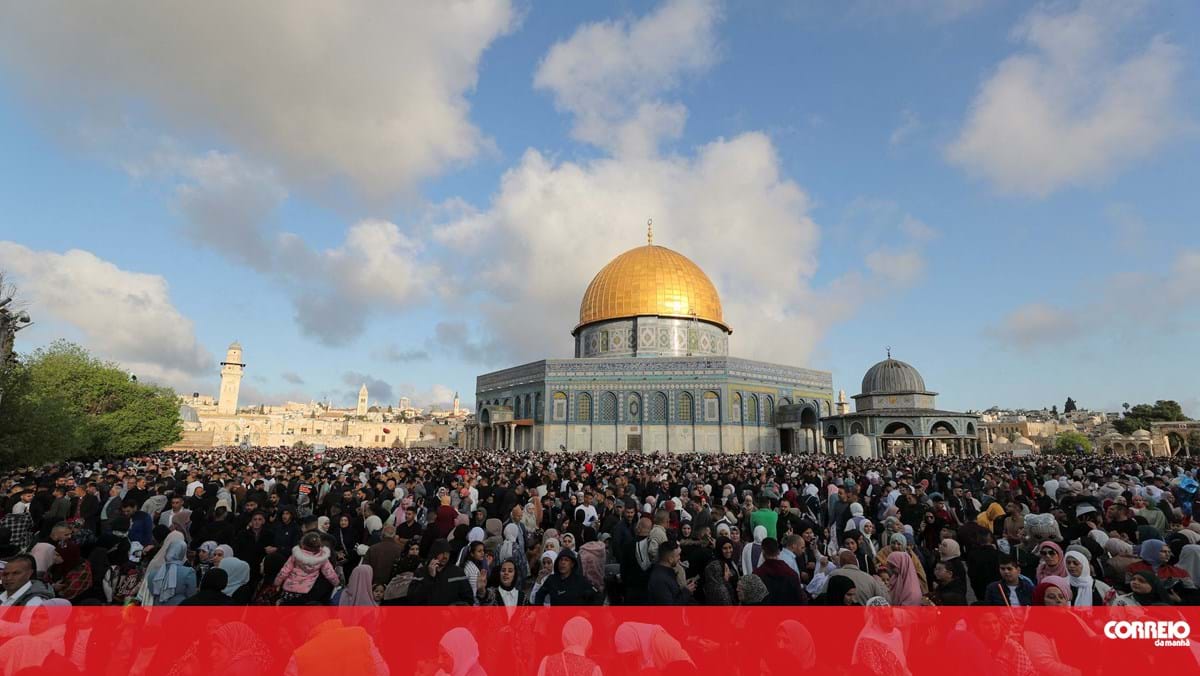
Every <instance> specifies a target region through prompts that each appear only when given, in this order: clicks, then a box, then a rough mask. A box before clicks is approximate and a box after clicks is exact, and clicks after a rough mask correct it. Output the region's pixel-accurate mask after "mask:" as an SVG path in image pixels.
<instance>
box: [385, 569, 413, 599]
mask: <svg viewBox="0 0 1200 676" xmlns="http://www.w3.org/2000/svg"><path fill="white" fill-rule="evenodd" d="M412 581H413V574H412V573H411V572H409V573H400V574H399V575H396V576H395V577H393V578H392V579H391V580H390V581H389V582H388V583H387V587H386V588H385V589H384V590H383V600H384V601H394V600H396V599H402V598H406V597H407V596H408V586H409V585H410V584H412Z"/></svg>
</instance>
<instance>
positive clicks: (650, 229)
mask: <svg viewBox="0 0 1200 676" xmlns="http://www.w3.org/2000/svg"><path fill="white" fill-rule="evenodd" d="M646 245H647V246H654V219H653V218H647V219H646Z"/></svg>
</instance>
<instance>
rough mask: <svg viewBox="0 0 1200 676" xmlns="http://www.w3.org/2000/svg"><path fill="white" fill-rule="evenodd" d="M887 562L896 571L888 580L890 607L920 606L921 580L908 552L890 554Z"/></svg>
mask: <svg viewBox="0 0 1200 676" xmlns="http://www.w3.org/2000/svg"><path fill="white" fill-rule="evenodd" d="M887 562H888V565H890V566H892V567H894V568H895V569H896V573H894V574H893V575H892V577H891V579H889V580H888V589H889V590H891V597H892V598H891V601H892V605H893V606H919V605H921V580H920V579H919V578H918V577H917V571H916V569H915V568H914V567H913V562H912V556H911V555H909V553H908V552H892V553H891V554H888V558H887Z"/></svg>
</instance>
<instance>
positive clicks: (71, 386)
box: [0, 341, 182, 465]
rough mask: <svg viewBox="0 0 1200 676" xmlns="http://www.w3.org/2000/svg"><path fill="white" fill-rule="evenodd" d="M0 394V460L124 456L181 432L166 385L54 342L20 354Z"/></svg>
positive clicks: (151, 448) (147, 449)
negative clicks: (146, 381) (145, 380)
mask: <svg viewBox="0 0 1200 676" xmlns="http://www.w3.org/2000/svg"><path fill="white" fill-rule="evenodd" d="M8 378H9V379H10V380H11V381H12V389H11V390H10V389H9V388H8V387H6V388H5V389H6V394H5V397H4V400H3V401H0V449H3V450H2V451H0V462H2V463H3V464H5V465H13V464H33V463H34V462H50V461H54V460H61V459H65V458H74V457H94V456H127V455H136V454H139V453H147V452H151V451H155V450H158V449H160V448H162V447H164V446H168V445H170V444H172V443H174V442H176V441H178V440H179V438H180V432H181V429H182V425H181V422H180V420H179V404H178V402H177V401H176V399H175V395H174V393H173V392H171V391H170V390H168V389H165V388H160V387H154V386H150V385H143V384H140V383H137V382H136V381H133V380H131V379H130V377H129V375H128V374H126V373H125V372H124V371H122V370H121V369H120V368H119V367H118V366H117V365H116V364H112V363H107V362H102V361H100V360H98V359H96V358H95V357H92V356H91V355H90V354H88V352H87V351H86V350H84V349H83V348H81V347H79V346H78V345H74V344H71V343H67V342H62V341H60V342H56V343H54V344H53V345H51V346H50V347H48V348H45V349H41V350H37V351H35V352H34V353H33V354H30V355H28V356H27V357H25V358H23V359H22V360H21V361H20V363H19V364H18V365H17V366H16V367H14V368H13V369H12V373H11V374H10V375H9V376H8Z"/></svg>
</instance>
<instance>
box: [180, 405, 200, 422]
mask: <svg viewBox="0 0 1200 676" xmlns="http://www.w3.org/2000/svg"><path fill="white" fill-rule="evenodd" d="M179 419H180V420H182V421H183V422H185V423H198V422H200V416H198V415H196V409H194V408H192V407H191V406H188V405H187V404H183V405H182V406H180V407H179Z"/></svg>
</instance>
